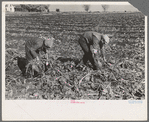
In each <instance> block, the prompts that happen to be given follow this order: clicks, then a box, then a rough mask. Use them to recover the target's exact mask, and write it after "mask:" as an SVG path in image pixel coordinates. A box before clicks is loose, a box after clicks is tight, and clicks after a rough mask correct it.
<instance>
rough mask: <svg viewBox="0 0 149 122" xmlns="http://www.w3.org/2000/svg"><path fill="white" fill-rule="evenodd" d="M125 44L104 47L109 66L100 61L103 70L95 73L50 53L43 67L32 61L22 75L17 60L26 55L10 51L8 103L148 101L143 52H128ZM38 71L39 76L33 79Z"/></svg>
mask: <svg viewBox="0 0 149 122" xmlns="http://www.w3.org/2000/svg"><path fill="white" fill-rule="evenodd" d="M122 43H123V42H118V41H113V42H112V41H111V43H110V44H109V46H107V47H105V54H106V59H107V62H108V63H104V62H103V61H102V59H100V61H101V62H102V64H103V66H102V69H101V70H98V71H97V70H92V66H91V64H90V62H88V64H87V66H85V65H83V64H82V63H79V62H80V60H79V59H76V58H65V57H62V56H57V55H55V53H54V51H52V50H51V53H50V54H49V55H48V57H49V58H48V59H46V58H45V55H43V57H42V60H41V62H40V64H38V65H37V62H36V60H33V61H31V62H30V63H29V64H28V65H27V67H26V72H27V75H26V76H22V75H21V72H20V70H19V69H18V65H17V62H16V61H15V60H14V59H15V57H17V56H18V55H19V56H20V54H21V56H22V57H23V58H25V57H24V56H25V55H24V51H22V52H20V53H18V51H17V50H16V49H13V48H12V49H11V48H7V49H6V64H5V65H6V67H5V71H6V77H5V79H6V80H5V85H6V89H5V93H6V94H5V95H6V99H54V100H69V99H76V100H81V99H84V100H99V99H100V100H128V99H145V83H144V82H145V80H144V78H145V73H144V69H145V67H144V63H142V62H143V61H144V57H143V55H142V54H143V53H144V52H142V53H141V52H140V51H138V49H137V48H136V50H135V48H133V49H132V48H131V47H129V48H130V49H128V48H125V47H124V46H121V45H122ZM124 43H126V42H124ZM8 45H9V44H8ZM134 50H135V52H134ZM133 52H134V53H135V54H134V53H133ZM137 52H138V54H137ZM129 53H130V54H131V55H130V54H129ZM140 53H141V54H140ZM22 54H23V55H22ZM37 66H40V68H38V69H37V68H36V67H37ZM37 70H40V75H37V76H36V77H34V76H35V74H34V71H37Z"/></svg>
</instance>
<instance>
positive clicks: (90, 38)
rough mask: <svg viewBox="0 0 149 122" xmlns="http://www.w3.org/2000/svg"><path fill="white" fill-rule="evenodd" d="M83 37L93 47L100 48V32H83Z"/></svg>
mask: <svg viewBox="0 0 149 122" xmlns="http://www.w3.org/2000/svg"><path fill="white" fill-rule="evenodd" d="M83 36H84V38H85V39H86V40H87V43H88V44H89V45H92V46H93V48H94V49H100V48H102V46H103V45H102V43H101V40H102V34H100V33H97V32H94V31H88V32H85V33H84V34H83Z"/></svg>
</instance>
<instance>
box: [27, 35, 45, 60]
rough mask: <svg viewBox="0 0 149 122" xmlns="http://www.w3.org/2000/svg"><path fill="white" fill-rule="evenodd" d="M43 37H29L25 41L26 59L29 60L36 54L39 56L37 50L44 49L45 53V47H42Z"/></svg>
mask: <svg viewBox="0 0 149 122" xmlns="http://www.w3.org/2000/svg"><path fill="white" fill-rule="evenodd" d="M44 41H45V39H42V38H30V39H29V40H27V41H26V43H25V51H26V59H27V61H30V60H32V59H34V58H36V57H37V56H38V57H39V58H40V55H39V52H40V51H44V52H45V53H46V49H45V47H44Z"/></svg>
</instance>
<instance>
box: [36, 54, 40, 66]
mask: <svg viewBox="0 0 149 122" xmlns="http://www.w3.org/2000/svg"><path fill="white" fill-rule="evenodd" d="M36 61H37V64H40V59H39V57H38V56H37V57H36Z"/></svg>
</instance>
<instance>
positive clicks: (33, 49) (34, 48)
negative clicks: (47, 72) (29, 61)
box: [30, 40, 43, 60]
mask: <svg viewBox="0 0 149 122" xmlns="http://www.w3.org/2000/svg"><path fill="white" fill-rule="evenodd" d="M42 45H43V41H42V40H36V43H34V45H32V47H31V48H30V51H31V54H32V56H33V58H37V60H39V54H38V53H37V52H36V51H37V50H39V49H40V48H42Z"/></svg>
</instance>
